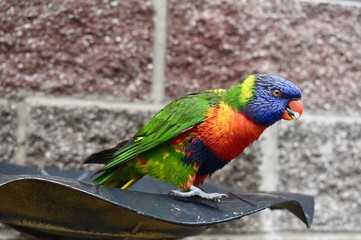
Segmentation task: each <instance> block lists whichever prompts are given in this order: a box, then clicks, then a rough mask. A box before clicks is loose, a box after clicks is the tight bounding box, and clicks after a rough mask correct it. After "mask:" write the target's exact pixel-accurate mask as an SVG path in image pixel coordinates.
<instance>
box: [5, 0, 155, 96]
mask: <svg viewBox="0 0 361 240" xmlns="http://www.w3.org/2000/svg"><path fill="white" fill-rule="evenodd" d="M0 9H2V11H1V12H0V22H1V26H0V62H1V64H0V72H2V76H1V78H2V84H1V86H0V95H3V96H4V95H5V96H13V95H32V94H48V95H49V94H52V95H81V96H84V95H86V96H88V95H107V96H108V95H111V96H116V97H118V98H123V99H129V98H132V99H133V98H136V99H148V93H149V91H150V78H151V72H152V56H151V55H152V49H153V21H152V18H153V14H154V11H153V5H152V2H151V1H142V0H136V1H96V0H91V1H49V0H47V1H36V2H31V1H26V0H21V1H16V2H12V1H1V2H0Z"/></svg>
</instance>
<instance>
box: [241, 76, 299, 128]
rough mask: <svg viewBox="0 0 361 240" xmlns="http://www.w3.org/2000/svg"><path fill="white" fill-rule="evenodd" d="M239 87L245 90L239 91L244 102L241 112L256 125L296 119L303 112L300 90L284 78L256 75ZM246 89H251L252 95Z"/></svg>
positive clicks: (267, 124) (268, 124)
mask: <svg viewBox="0 0 361 240" xmlns="http://www.w3.org/2000/svg"><path fill="white" fill-rule="evenodd" d="M247 80H248V81H249V83H247ZM247 84H248V85H247ZM241 85H243V86H242V87H241V88H243V89H244V90H246V91H241V93H242V92H243V93H242V94H241V97H242V95H244V98H245V99H244V101H246V103H245V104H244V107H243V110H242V112H243V113H244V114H245V115H246V116H247V117H248V118H249V119H251V120H252V121H253V122H255V123H257V124H261V125H265V126H270V125H272V124H274V123H275V122H277V121H278V120H280V119H285V120H293V119H298V118H299V117H300V116H301V114H302V112H303V105H302V102H301V95H302V94H301V90H300V89H299V88H298V87H297V86H296V85H294V84H293V83H291V82H290V81H288V80H286V79H284V78H281V77H278V76H274V75H269V74H256V75H251V76H250V77H248V78H246V79H245V81H244V83H242V84H241ZM247 88H248V89H252V91H251V92H252V94H250V93H249V92H248V93H247ZM247 94H248V95H249V96H248V98H247Z"/></svg>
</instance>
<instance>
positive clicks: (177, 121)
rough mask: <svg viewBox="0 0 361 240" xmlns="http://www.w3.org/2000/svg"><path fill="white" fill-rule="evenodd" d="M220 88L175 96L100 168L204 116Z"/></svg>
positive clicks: (121, 160) (120, 161)
mask: <svg viewBox="0 0 361 240" xmlns="http://www.w3.org/2000/svg"><path fill="white" fill-rule="evenodd" d="M222 94H223V91H220V90H214V91H206V92H199V93H194V94H190V95H187V96H186V97H184V98H181V99H178V100H176V101H174V102H172V103H170V104H168V105H167V106H165V107H164V108H163V109H162V110H161V111H160V112H158V113H157V114H156V115H154V116H153V117H152V118H151V119H150V120H149V121H148V122H147V123H146V124H145V125H144V126H143V127H142V128H141V129H140V130H139V131H138V132H137V133H136V134H135V136H134V137H133V138H132V139H131V140H130V141H129V142H128V143H127V144H126V145H125V146H124V147H123V148H121V149H119V150H118V151H117V152H116V153H115V154H114V155H113V159H114V160H113V161H112V162H110V163H108V164H107V165H105V166H104V167H103V168H102V170H108V169H111V168H114V167H117V166H119V165H122V164H124V163H125V162H127V161H129V160H131V159H133V158H134V157H136V156H138V155H140V154H142V153H144V152H146V151H148V150H150V149H152V148H154V147H156V146H158V145H160V144H162V143H165V142H167V141H169V140H170V139H172V138H174V137H176V136H178V135H179V134H181V133H182V132H184V131H186V130H188V129H190V128H192V127H194V126H196V125H197V124H199V123H201V122H202V121H203V120H204V119H205V114H206V112H207V110H208V109H209V108H211V107H212V106H217V105H218V104H219V102H220V100H221V97H222Z"/></svg>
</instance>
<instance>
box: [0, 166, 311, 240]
mask: <svg viewBox="0 0 361 240" xmlns="http://www.w3.org/2000/svg"><path fill="white" fill-rule="evenodd" d="M90 175H91V173H89V172H82V171H58V170H49V169H47V170H44V169H37V168H31V167H20V166H15V165H8V164H4V163H0V221H1V222H2V223H4V224H6V225H8V226H11V227H13V228H14V229H16V230H18V231H21V232H25V233H28V234H31V235H33V236H35V237H38V238H39V239H124V238H127V239H128V238H129V239H173V238H181V237H186V236H192V235H196V234H200V233H202V232H203V231H204V230H205V229H206V227H207V226H210V225H213V224H217V223H222V222H227V221H231V220H234V219H238V218H241V217H244V216H246V215H250V214H254V213H256V212H258V211H261V210H263V209H266V208H271V209H276V208H277V209H287V210H289V211H290V212H292V213H293V214H294V215H295V216H297V217H298V218H299V219H301V220H302V221H303V222H304V223H305V224H306V225H307V226H308V227H309V226H310V225H311V223H312V218H313V209H314V199H313V197H311V196H307V195H301V194H292V193H275V192H274V193H264V192H257V193H234V192H233V191H232V189H231V188H227V187H217V186H214V185H210V184H208V185H205V186H204V189H205V190H206V191H219V192H229V193H228V196H229V198H224V199H222V200H221V201H220V202H218V203H216V202H210V201H207V200H203V199H200V198H198V197H195V198H191V199H175V198H173V197H171V196H169V195H167V193H168V192H169V190H170V189H171V188H172V187H171V186H169V185H166V184H163V183H160V182H158V181H155V180H153V179H150V178H144V179H142V180H141V181H140V182H139V183H137V184H136V185H135V186H134V187H133V189H131V190H120V189H115V188H109V187H106V186H101V185H94V184H91V183H89V176H90Z"/></svg>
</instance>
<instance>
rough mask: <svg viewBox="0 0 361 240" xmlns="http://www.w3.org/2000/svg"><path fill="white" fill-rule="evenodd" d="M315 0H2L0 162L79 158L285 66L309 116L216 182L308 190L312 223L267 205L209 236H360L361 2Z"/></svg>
mask: <svg viewBox="0 0 361 240" xmlns="http://www.w3.org/2000/svg"><path fill="white" fill-rule="evenodd" d="M316 2H317V3H316ZM318 2H319V1H315V2H311V3H310V2H300V1H276V0H274V1H261V0H257V1H241V0H217V1H210V0H207V1H206V0H204V1H176V0H169V1H166V0H153V1H149V0H148V1H141V0H138V1H136V0H133V1H115V0H109V1H97V0H91V1H71V0H68V1H58V0H56V1H50V0H49V1H47V0H44V1H26V0H22V1H17V3H16V4H14V3H12V2H11V1H0V22H1V24H0V116H1V118H0V124H1V126H2V127H1V129H0V139H1V144H0V158H1V159H0V160H1V161H6V162H11V163H18V164H24V165H37V166H55V167H59V168H64V169H69V168H83V167H84V166H82V165H81V161H82V159H84V158H85V157H86V156H87V155H89V154H90V153H92V152H94V151H97V150H100V149H102V148H106V147H110V146H113V145H114V144H115V143H117V142H119V141H121V140H123V139H125V138H127V137H130V136H131V135H132V134H134V133H135V131H136V130H137V129H138V128H139V127H140V126H141V125H142V124H143V123H144V122H145V121H146V120H147V119H149V117H150V116H151V114H152V113H154V112H155V111H157V110H159V109H160V108H161V107H162V106H164V104H165V103H166V102H169V101H171V100H173V99H175V98H177V97H180V96H183V95H184V94H186V93H189V92H194V91H199V90H205V89H211V88H221V87H223V88H227V87H229V86H232V85H234V84H236V83H238V82H239V81H240V80H241V79H242V78H243V77H244V76H246V75H247V74H249V73H254V72H267V73H272V74H277V75H281V76H283V77H285V78H288V79H290V80H292V81H294V82H295V83H297V84H298V85H299V86H300V87H301V88H302V90H303V101H304V104H305V109H306V110H305V113H304V115H303V116H302V118H301V119H300V120H299V121H297V122H291V123H290V122H280V123H277V124H275V126H273V127H272V128H270V129H268V130H267V131H266V132H265V134H264V136H263V137H262V138H261V140H260V141H259V142H257V143H255V144H254V145H253V146H252V147H251V148H250V149H247V151H246V152H245V153H244V154H243V155H242V156H241V157H240V158H239V159H238V160H236V161H233V162H232V163H231V164H229V165H227V166H226V167H225V169H224V170H222V171H220V172H218V173H217V174H215V175H214V176H212V179H213V180H215V181H219V182H223V183H226V184H231V185H233V186H234V187H236V188H238V189H239V190H240V191H255V190H267V191H272V190H281V191H293V192H300V193H306V194H312V195H314V196H315V197H316V212H315V219H314V224H313V226H312V229H311V230H307V229H305V227H304V225H303V224H302V223H301V222H300V221H298V220H296V219H295V218H294V217H293V216H291V214H288V213H285V212H277V211H276V212H267V211H265V212H263V213H260V214H256V215H254V216H251V217H245V218H243V219H241V220H237V221H234V222H232V223H229V224H226V225H222V226H219V227H215V228H214V229H212V230H210V231H209V232H208V234H210V235H209V236H210V238H212V236H213V235H212V234H216V233H217V234H219V233H225V234H231V233H232V234H242V236H243V237H247V236H248V237H249V238H250V239H252V236H254V235H247V234H249V233H252V234H255V233H256V234H258V235H257V236H259V238H257V239H262V238H267V239H268V237H270V236H272V237H274V238H278V239H289V238H288V237H287V236H289V235H284V232H288V233H289V232H291V233H292V234H291V235H290V236H293V237H294V238H293V239H312V238H313V239H320V238H322V236H326V237H327V236H329V237H331V236H332V237H333V238H327V239H345V236H348V237H350V239H358V238H361V200H360V199H361V187H360V184H359V182H360V180H361V120H360V111H361V100H360V92H361V8H360V7H361V3H360V1H329V2H332V3H333V2H335V4H328V3H326V4H325V3H318ZM340 3H341V4H340ZM320 232H324V233H325V234H326V235H322V234H320ZM333 232H343V233H345V235H342V234H341V235H340V234H333ZM348 233H350V235H348ZM351 233H352V234H351ZM0 234H1V231H0ZM6 234H7V236H8V231H7V232H6ZM327 234H328V235H327ZM4 236H5V235H4ZM322 239H326V238H322Z"/></svg>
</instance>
